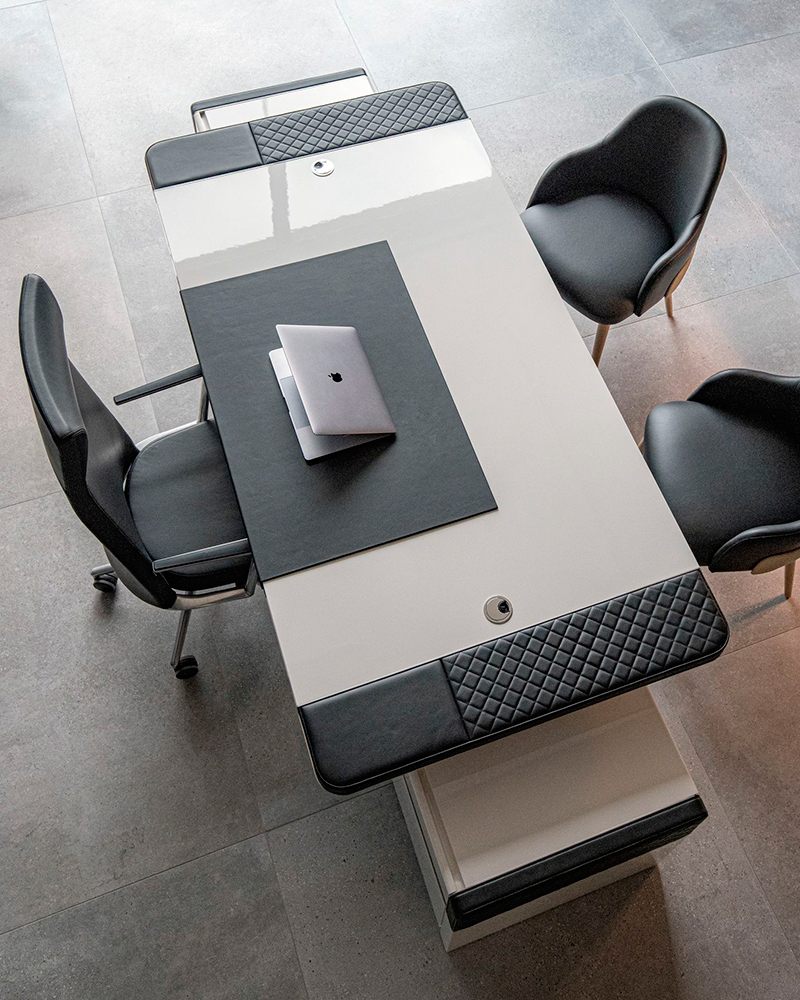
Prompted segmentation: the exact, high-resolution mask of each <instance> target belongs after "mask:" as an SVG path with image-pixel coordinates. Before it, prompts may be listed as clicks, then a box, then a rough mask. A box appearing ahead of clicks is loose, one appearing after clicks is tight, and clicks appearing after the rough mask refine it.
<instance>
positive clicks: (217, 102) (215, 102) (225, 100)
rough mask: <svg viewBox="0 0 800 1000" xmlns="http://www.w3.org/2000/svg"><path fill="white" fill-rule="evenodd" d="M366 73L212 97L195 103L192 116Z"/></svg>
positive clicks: (341, 74) (312, 78) (360, 71)
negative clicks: (224, 106)
mask: <svg viewBox="0 0 800 1000" xmlns="http://www.w3.org/2000/svg"><path fill="white" fill-rule="evenodd" d="M366 75H367V74H366V71H365V70H364V69H361V68H360V67H358V68H356V69H343V70H340V71H339V72H338V73H326V74H325V75H324V76H309V77H308V78H307V79H305V80H292V82H291V83H276V84H273V85H272V86H271V87H259V88H258V89H256V90H243V91H242V92H241V93H239V94H226V95H225V96H224V97H212V98H210V99H209V100H207V101H195V102H194V104H193V105H192V114H194V113H195V112H196V111H207V110H208V109H209V108H220V107H222V106H223V105H224V104H238V103H239V102H240V101H254V100H255V99H256V98H257V97H270V96H271V95H272V94H286V93H288V92H289V91H290V90H304V89H305V88H306V87H319V86H320V85H321V84H323V83H335V82H336V81H337V80H349V79H350V78H351V77H354V76H366Z"/></svg>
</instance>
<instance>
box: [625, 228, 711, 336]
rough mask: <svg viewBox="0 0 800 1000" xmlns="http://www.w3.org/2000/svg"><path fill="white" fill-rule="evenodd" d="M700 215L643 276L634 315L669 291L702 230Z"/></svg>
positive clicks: (645, 310)
mask: <svg viewBox="0 0 800 1000" xmlns="http://www.w3.org/2000/svg"><path fill="white" fill-rule="evenodd" d="M704 221H705V220H704V219H703V216H702V215H695V216H694V218H693V219H692V220H691V221H690V222H689V225H688V226H687V227H686V228H685V229H684V230H683V232H682V233H681V234H680V236H679V237H678V238H677V240H676V241H675V242H674V243H673V244H672V246H671V247H670V248H669V250H667V251H665V252H664V253H663V254H661V256H660V257H659V258H658V260H657V261H656V262H655V264H653V266H652V267H651V268H650V270H649V271H648V272H647V274H646V275H645V279H644V281H643V282H642V287H641V288H640V289H639V294H638V295H637V297H636V315H637V316H641V315H642V314H643V313H646V312H647V310H648V309H650V308H652V307H653V306H654V305H655V304H656V302H659V301H660V300H661V299H663V298H664V296H665V295H666V294H667V292H668V291H669V288H670V285H671V284H672V282H673V281H674V280H675V279H676V278H677V277H678V273H679V272H680V270H681V268H682V267H683V266H684V264H686V263H688V261H689V258H690V257H691V256H692V254H693V253H694V249H695V247H696V246H697V241H698V239H699V238H700V233H701V232H702V229H703V222H704Z"/></svg>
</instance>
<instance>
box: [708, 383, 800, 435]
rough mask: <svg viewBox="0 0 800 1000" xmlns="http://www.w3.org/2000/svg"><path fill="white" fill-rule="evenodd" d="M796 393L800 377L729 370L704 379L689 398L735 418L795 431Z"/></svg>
mask: <svg viewBox="0 0 800 1000" xmlns="http://www.w3.org/2000/svg"><path fill="white" fill-rule="evenodd" d="M799 391H800V378H797V377H796V376H794V375H772V374H771V373H770V372H758V371H752V370H751V369H749V368H728V369H726V370H725V371H721V372H717V373H716V374H715V375H712V376H711V377H710V378H707V379H706V380H705V382H703V383H702V384H701V385H699V386H698V387H697V388H696V389H695V390H694V392H693V393H692V394H691V396H689V399H690V400H691V401H692V402H693V403H704V404H705V405H706V406H713V407H714V408H715V409H718V410H725V411H726V412H729V413H735V414H737V415H738V416H742V417H748V416H752V417H757V418H758V419H760V420H767V421H775V422H776V423H779V424H780V425H781V427H782V429H783V430H784V431H788V432H796V431H798V430H800V427H799V426H798V419H797V417H796V416H795V413H796V412H797V410H798V404H799V403H800V396H799V395H798V392H799Z"/></svg>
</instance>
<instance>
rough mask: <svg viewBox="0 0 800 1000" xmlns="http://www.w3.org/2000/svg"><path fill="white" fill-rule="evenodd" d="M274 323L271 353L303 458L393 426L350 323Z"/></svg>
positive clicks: (360, 440) (391, 430)
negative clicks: (278, 344)
mask: <svg viewBox="0 0 800 1000" xmlns="http://www.w3.org/2000/svg"><path fill="white" fill-rule="evenodd" d="M276 329H277V331H278V336H279V338H280V341H281V344H282V349H281V350H277V351H270V355H269V358H270V361H271V362H272V367H273V370H274V371H275V376H276V378H277V379H278V383H279V385H280V387H281V392H282V393H283V397H284V400H285V401H286V405H287V408H288V410H289V415H290V417H291V420H292V424H293V426H294V429H295V433H296V434H297V438H298V441H299V443H300V447H301V449H302V452H303V456H304V457H305V458H306V459H307V460H309V461H311V460H312V459H315V458H320V457H322V456H323V455H329V454H331V453H332V452H335V451H342V450H343V449H345V448H352V447H354V446H355V445H357V444H363V443H364V442H365V441H372V440H374V439H375V438H377V437H383V436H384V435H386V434H393V433H394V432H395V427H394V424H393V423H392V418H391V416H390V415H389V411H388V409H387V407H386V403H385V402H384V399H383V396H382V394H381V391H380V387H379V386H378V383H377V381H376V379H375V376H374V374H373V372H372V368H371V367H370V363H369V360H368V358H367V356H366V354H365V353H364V349H363V347H362V346H361V342H360V340H359V339H358V334H357V332H356V330H355V328H354V327H352V326H290V325H287V324H281V325H278V326H277V327H276Z"/></svg>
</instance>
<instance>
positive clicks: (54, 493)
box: [0, 4, 62, 511]
mask: <svg viewBox="0 0 800 1000" xmlns="http://www.w3.org/2000/svg"><path fill="white" fill-rule="evenodd" d="M20 6H21V7H29V6H30V4H20ZM61 492H62V491H61V490H51V491H50V492H49V493H40V494H39V495H38V496H35V497H25V499H24V500H12V501H11V503H4V504H2V505H0V511H3V510H11V508H12V507H19V506H20V504H23V503H33V502H34V501H36V500H44V499H45V497H54V496H58V494H59V493H61Z"/></svg>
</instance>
